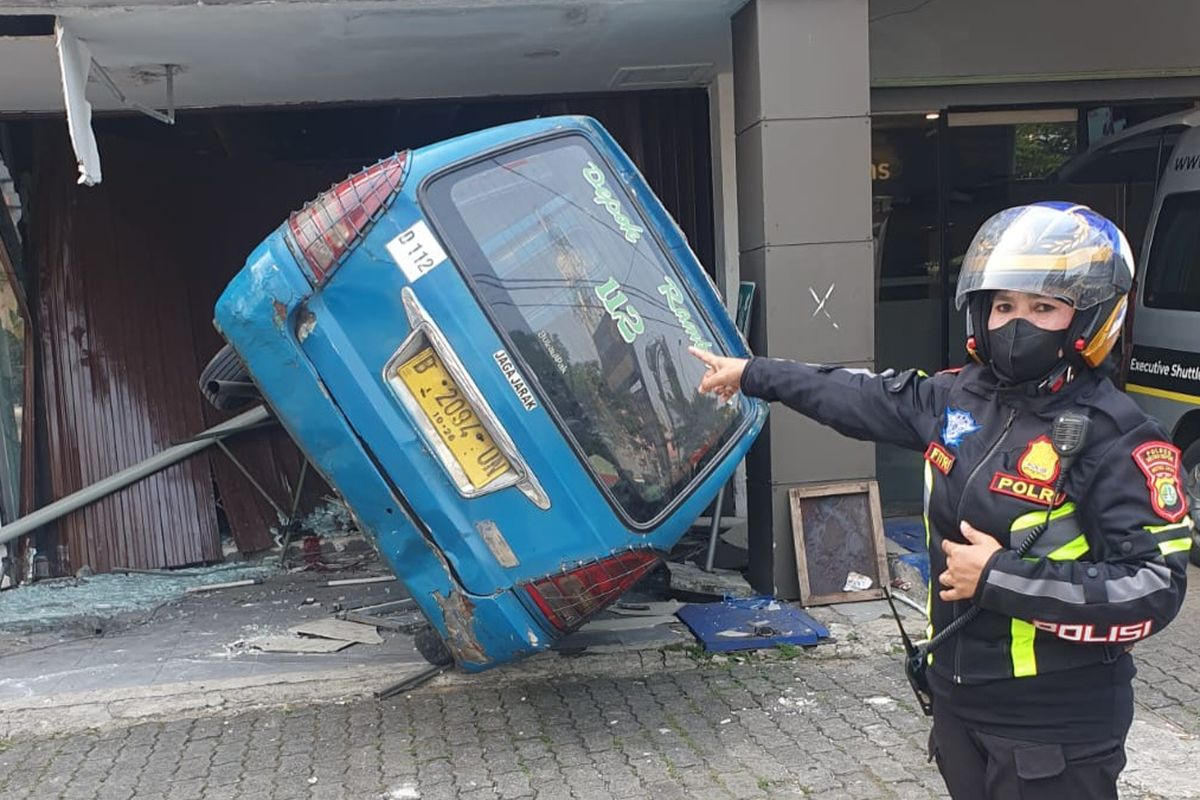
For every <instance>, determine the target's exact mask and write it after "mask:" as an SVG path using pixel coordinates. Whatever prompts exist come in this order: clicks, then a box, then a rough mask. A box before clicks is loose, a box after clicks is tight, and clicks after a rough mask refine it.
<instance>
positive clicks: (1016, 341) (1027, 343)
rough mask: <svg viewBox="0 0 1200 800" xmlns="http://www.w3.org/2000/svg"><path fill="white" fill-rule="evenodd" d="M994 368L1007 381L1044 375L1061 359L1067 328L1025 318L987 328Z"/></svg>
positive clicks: (1029, 379) (1025, 381)
mask: <svg viewBox="0 0 1200 800" xmlns="http://www.w3.org/2000/svg"><path fill="white" fill-rule="evenodd" d="M987 335H988V352H989V354H990V355H991V365H992V372H994V373H996V377H997V378H999V379H1000V380H1001V381H1003V382H1005V383H1008V384H1013V385H1016V384H1019V383H1027V382H1029V381H1034V380H1038V379H1040V378H1044V377H1045V376H1046V375H1047V374H1048V373H1049V372H1050V370H1052V369H1054V366H1055V365H1056V364H1057V363H1058V362H1059V361H1060V360H1061V359H1062V356H1061V355H1060V354H1061V353H1062V346H1063V339H1064V338H1065V336H1066V331H1047V330H1043V329H1042V328H1039V327H1038V326H1036V325H1034V324H1033V323H1031V322H1028V321H1026V320H1023V319H1014V320H1012V321H1010V322H1006V323H1005V324H1004V325H1002V326H1001V327H999V328H996V329H995V330H993V331H988V333H987Z"/></svg>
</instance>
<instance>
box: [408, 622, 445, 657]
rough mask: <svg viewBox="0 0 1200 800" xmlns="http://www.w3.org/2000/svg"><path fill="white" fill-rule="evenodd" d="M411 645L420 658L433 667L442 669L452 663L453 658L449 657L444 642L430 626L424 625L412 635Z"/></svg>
mask: <svg viewBox="0 0 1200 800" xmlns="http://www.w3.org/2000/svg"><path fill="white" fill-rule="evenodd" d="M413 644H414V645H415V646H416V648H417V652H418V653H420V654H421V657H422V658H424V659H425V660H426V661H428V662H429V663H430V664H433V665H434V666H435V667H444V666H447V665H448V664H453V663H454V656H452V655H450V651H449V650H447V649H446V644H445V642H443V641H442V637H441V636H438V632H437V631H436V630H434V628H433V626H432V625H426V626H425V627H423V628H421V629H420V630H419V631H417V632H416V633H415V634H413Z"/></svg>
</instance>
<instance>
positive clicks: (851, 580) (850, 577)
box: [842, 571, 875, 592]
mask: <svg viewBox="0 0 1200 800" xmlns="http://www.w3.org/2000/svg"><path fill="white" fill-rule="evenodd" d="M874 585H875V581H874V580H872V579H871V577H870V576H869V575H863V574H862V573H861V572H853V571H851V572H848V573H846V583H845V585H844V586H842V591H843V592H865V591H866V590H867V589H870V588H871V587H872V586H874Z"/></svg>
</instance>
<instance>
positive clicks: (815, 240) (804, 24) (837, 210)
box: [733, 0, 875, 599]
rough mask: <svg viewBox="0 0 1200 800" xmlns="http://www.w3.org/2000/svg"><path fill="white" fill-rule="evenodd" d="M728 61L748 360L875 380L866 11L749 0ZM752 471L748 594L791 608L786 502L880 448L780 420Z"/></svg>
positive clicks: (780, 416) (788, 415) (870, 472)
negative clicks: (852, 371) (747, 302)
mask: <svg viewBox="0 0 1200 800" xmlns="http://www.w3.org/2000/svg"><path fill="white" fill-rule="evenodd" d="M733 61H734V107H735V122H734V125H735V128H736V137H737V139H736V142H737V145H736V152H737V175H738V211H739V232H738V233H739V251H740V262H741V276H742V279H743V280H751V281H754V282H755V283H756V284H757V285H758V290H757V291H758V298H759V300H758V302H757V304H756V311H755V317H754V322H753V328H752V330H751V344H752V346H753V348H754V352H755V353H757V354H759V355H769V356H776V357H782V358H795V359H800V360H803V361H812V362H827V363H838V364H845V365H848V366H859V367H868V368H870V367H873V366H874V353H873V350H874V317H875V309H874V301H875V281H874V256H873V247H872V241H871V183H870V163H871V121H870V116H869V113H870V81H869V71H868V48H867V0H752V1H751V2H750V3H749V4H748V5H746V6H745V7H744V8H742V9H741V10H740V11H739V12H738V13H737V14H736V15H734V17H733ZM747 464H748V469H747V472H748V479H747V495H748V512H749V525H750V577H751V581H752V583H753V584H754V586H755V588H756V589H757V590H759V591H763V592H772V593H774V594H776V595H777V596H779V597H784V598H789V599H791V598H795V597H797V596H798V593H799V587H798V583H797V579H796V563H795V550H794V547H793V544H792V525H791V519H790V512H789V510H788V496H787V492H788V489H790V488H791V487H793V486H798V485H801V484H805V483H812V482H818V481H826V480H840V479H851V478H871V477H874V473H875V450H874V446H873V445H871V444H867V443H862V442H855V441H852V440H850V439H845V438H843V437H841V436H839V435H838V434H836V433H834V432H833V431H831V430H829V429H828V428H823V427H821V426H819V425H817V424H816V423H813V422H810V421H809V420H807V419H805V418H803V417H801V416H800V415H798V414H796V413H795V412H792V411H790V410H788V409H786V408H784V407H782V406H779V407H776V408H775V410H774V411H773V412H772V415H771V419H770V422H769V424H768V428H767V430H766V431H764V433H763V435H762V437H761V438H760V439H759V441H758V443H757V444H756V446H755V448H754V449H753V451H752V452H751V454H750V457H749V459H748V462H747Z"/></svg>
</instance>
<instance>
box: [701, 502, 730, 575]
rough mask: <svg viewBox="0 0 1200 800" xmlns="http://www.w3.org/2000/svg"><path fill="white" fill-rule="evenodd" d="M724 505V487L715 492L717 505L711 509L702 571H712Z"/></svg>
mask: <svg viewBox="0 0 1200 800" xmlns="http://www.w3.org/2000/svg"><path fill="white" fill-rule="evenodd" d="M723 505H725V487H724V486H722V487H721V491H719V492H717V507H716V508H714V509H713V518H712V529H711V530H709V532H708V555H707V556H706V557H705V559H704V571H705V572H712V571H713V559H714V558H716V556H717V539H718V538H719V537H720V535H721V506H723Z"/></svg>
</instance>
